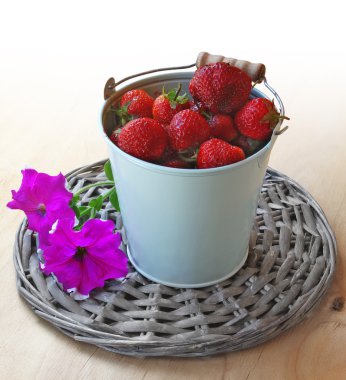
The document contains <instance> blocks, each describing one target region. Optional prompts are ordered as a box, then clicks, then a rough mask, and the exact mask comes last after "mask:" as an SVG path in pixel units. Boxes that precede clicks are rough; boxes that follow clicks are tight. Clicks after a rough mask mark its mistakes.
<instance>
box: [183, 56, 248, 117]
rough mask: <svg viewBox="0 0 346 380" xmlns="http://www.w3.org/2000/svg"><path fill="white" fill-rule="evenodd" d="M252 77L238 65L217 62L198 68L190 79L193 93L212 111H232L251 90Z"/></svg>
mask: <svg viewBox="0 0 346 380" xmlns="http://www.w3.org/2000/svg"><path fill="white" fill-rule="evenodd" d="M251 86H252V84H251V78H250V77H249V76H248V75H247V74H246V73H245V72H244V71H242V70H240V69H238V68H237V67H234V66H231V65H229V64H228V63H224V62H217V63H212V64H210V65H206V66H202V67H200V68H199V69H197V70H196V72H195V74H194V76H193V78H192V79H191V81H190V86H189V89H190V92H191V95H192V96H193V97H194V98H195V99H196V100H197V101H200V102H201V103H202V105H203V106H205V107H206V108H207V109H208V110H209V111H210V112H211V113H215V114H216V113H232V112H235V111H237V110H238V109H239V108H241V107H242V106H243V105H244V104H245V102H246V100H247V99H248V98H249V95H250V92H251Z"/></svg>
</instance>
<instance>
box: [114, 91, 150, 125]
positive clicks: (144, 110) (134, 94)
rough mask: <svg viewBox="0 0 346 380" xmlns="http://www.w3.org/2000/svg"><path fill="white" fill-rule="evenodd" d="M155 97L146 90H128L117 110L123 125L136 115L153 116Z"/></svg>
mask: <svg viewBox="0 0 346 380" xmlns="http://www.w3.org/2000/svg"><path fill="white" fill-rule="evenodd" d="M153 103H154V99H153V98H152V97H151V96H150V95H149V94H148V93H146V92H145V91H144V90H131V91H127V92H126V93H125V94H124V95H123V96H122V97H121V99H120V107H118V108H117V109H116V110H115V113H116V115H117V116H118V117H119V119H120V122H121V124H122V125H124V124H126V123H127V122H128V121H130V120H132V119H133V118H136V117H153V111H152V109H153Z"/></svg>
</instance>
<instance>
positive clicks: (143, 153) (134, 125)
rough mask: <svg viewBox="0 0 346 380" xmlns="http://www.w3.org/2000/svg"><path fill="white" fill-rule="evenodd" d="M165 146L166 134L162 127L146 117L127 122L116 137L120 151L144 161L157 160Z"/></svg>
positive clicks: (166, 141)
mask: <svg viewBox="0 0 346 380" xmlns="http://www.w3.org/2000/svg"><path fill="white" fill-rule="evenodd" d="M167 144H168V137H167V133H166V131H165V130H164V128H163V127H162V125H161V124H160V123H159V122H158V121H157V120H154V119H149V118H147V117H142V118H139V119H135V120H131V121H129V122H128V123H127V124H126V125H125V126H124V127H123V128H122V129H121V131H120V133H119V136H118V146H119V148H120V149H122V150H123V151H124V152H126V153H128V154H130V155H131V156H134V157H137V158H140V159H142V160H145V161H157V160H159V159H160V158H161V156H162V155H163V152H164V151H165V149H166V147H167Z"/></svg>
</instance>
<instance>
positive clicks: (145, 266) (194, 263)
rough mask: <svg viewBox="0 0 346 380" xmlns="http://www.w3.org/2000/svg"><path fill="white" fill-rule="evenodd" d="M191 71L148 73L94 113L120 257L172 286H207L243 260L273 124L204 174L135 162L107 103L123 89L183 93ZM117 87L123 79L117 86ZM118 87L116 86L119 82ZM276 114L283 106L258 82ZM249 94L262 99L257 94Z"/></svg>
mask: <svg viewBox="0 0 346 380" xmlns="http://www.w3.org/2000/svg"><path fill="white" fill-rule="evenodd" d="M192 75H193V72H183V71H175V72H173V73H166V74H161V75H155V76H149V77H146V78H145V79H142V80H139V81H135V82H133V83H132V84H129V85H127V86H123V87H122V88H121V89H118V88H117V90H116V92H113V93H112V95H111V96H110V97H109V99H108V100H107V102H106V103H105V104H104V106H103V109H102V118H101V119H102V125H101V129H102V133H103V135H104V138H105V141H106V143H107V145H108V149H109V156H110V160H111V164H112V168H113V172H114V177H115V183H116V189H117V192H118V197H119V203H120V207H121V214H122V218H123V223H124V227H125V231H126V236H127V239H128V256H129V259H130V261H131V263H132V264H133V265H134V267H135V268H136V269H137V270H138V272H140V273H141V274H143V275H144V276H145V277H147V278H149V279H151V280H153V281H155V282H159V283H162V284H165V285H169V286H174V287H190V288H198V287H203V286H208V285H212V284H215V283H218V282H219V281H222V280H224V279H226V278H228V277H230V276H231V275H233V274H234V273H236V272H237V271H238V270H239V269H240V268H241V267H242V266H243V264H244V263H245V261H246V258H247V253H248V243H249V238H250V233H251V229H252V226H253V221H254V217H255V214H256V208H257V202H258V196H259V193H260V189H261V185H262V182H263V178H264V175H265V171H266V168H267V164H268V160H269V156H270V152H271V149H272V147H273V145H274V142H275V140H276V138H277V134H278V133H280V131H279V129H280V126H281V122H279V124H278V125H277V126H276V128H275V130H274V133H273V135H272V138H271V140H270V141H269V142H268V144H267V145H266V146H264V147H263V148H262V149H261V150H260V151H258V152H257V153H256V154H254V155H252V156H250V157H249V158H246V159H245V160H243V161H241V162H238V163H235V164H232V165H228V166H223V167H218V168H212V169H203V170H200V169H176V168H169V167H164V166H160V165H156V164H152V163H149V162H145V161H142V160H139V159H137V158H135V157H132V156H130V155H128V154H127V153H125V152H123V151H122V150H120V149H119V148H118V147H117V146H115V145H114V144H113V143H112V142H111V141H110V139H109V138H108V136H109V135H110V133H111V132H112V131H113V129H114V126H115V124H114V113H113V112H108V111H107V110H108V108H109V107H110V105H111V104H112V103H114V102H116V101H118V100H119V99H120V98H121V96H122V95H123V94H124V93H125V92H126V91H129V90H131V89H144V90H146V91H147V92H148V93H149V94H151V95H155V96H156V95H157V93H161V90H162V86H163V85H165V88H166V89H169V88H173V87H177V85H178V84H179V83H181V84H182V86H183V90H184V91H186V92H188V83H189V81H190V79H191V78H192ZM121 82H124V81H121ZM119 83H120V82H119ZM264 84H265V86H266V87H267V89H268V90H269V92H270V99H272V98H273V97H274V99H275V101H276V103H277V104H276V106H277V108H278V110H279V111H280V114H281V115H284V108H283V104H282V102H281V100H280V98H279V96H278V95H277V93H276V92H275V91H274V90H273V89H272V88H271V87H270V86H269V85H268V84H267V82H266V81H264ZM252 96H254V97H267V96H266V95H265V94H264V93H262V92H260V91H259V90H258V89H253V90H252Z"/></svg>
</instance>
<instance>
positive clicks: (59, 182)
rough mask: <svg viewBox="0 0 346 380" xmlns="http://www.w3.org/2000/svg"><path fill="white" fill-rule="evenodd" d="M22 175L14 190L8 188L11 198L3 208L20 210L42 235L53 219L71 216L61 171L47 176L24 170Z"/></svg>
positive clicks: (68, 197)
mask: <svg viewBox="0 0 346 380" xmlns="http://www.w3.org/2000/svg"><path fill="white" fill-rule="evenodd" d="M22 174H23V180H22V184H21V186H20V188H19V190H18V191H15V190H12V199H13V200H12V201H11V202H9V203H8V204H7V207H9V208H12V209H19V210H23V211H24V212H25V214H26V216H27V218H28V227H29V228H30V229H31V230H33V231H37V232H40V233H41V234H42V237H43V236H44V235H47V234H48V231H49V230H50V228H51V226H52V224H53V223H54V222H55V221H56V220H57V219H61V218H71V219H74V212H73V210H72V209H71V208H70V207H69V202H70V200H71V199H72V196H73V194H72V193H71V192H69V191H68V190H67V189H66V179H65V177H64V176H63V175H62V174H61V173H60V174H58V175H57V176H50V175H48V174H45V173H38V172H37V171H36V170H34V169H25V170H22Z"/></svg>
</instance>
